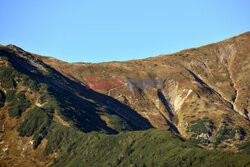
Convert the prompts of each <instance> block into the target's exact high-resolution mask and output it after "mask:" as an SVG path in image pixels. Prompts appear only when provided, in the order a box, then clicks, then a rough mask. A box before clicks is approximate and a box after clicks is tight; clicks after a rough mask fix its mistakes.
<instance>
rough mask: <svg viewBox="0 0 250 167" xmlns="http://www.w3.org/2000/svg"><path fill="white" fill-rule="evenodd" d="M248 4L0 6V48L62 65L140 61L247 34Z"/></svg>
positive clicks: (11, 3)
mask: <svg viewBox="0 0 250 167" xmlns="http://www.w3.org/2000/svg"><path fill="white" fill-rule="evenodd" d="M249 5H250V2H248V1H246V0H239V1H232V0H231V1H230V0H229V1H225V0H223V1H219V2H218V1H215V0H212V1H207V2H203V1H202V2H201V1H195V0H193V1H188V2H186V1H171V0H169V1H163V0H156V1H152V0H146V1H142V0H138V1H132V0H128V1H126V2H117V1H114V0H108V1H105V2H103V1H100V0H95V1H91V2H86V1H80V0H75V1H71V2H67V1H53V2H50V1H48V0H45V1H35V2H33V1H31V0H24V1H22V2H21V1H17V0H13V1H6V0H4V1H1V6H0V15H1V16H2V23H1V24H2V26H1V27H0V37H1V38H0V44H2V45H7V44H13V45H16V46H18V47H21V48H22V49H24V50H27V51H29V52H32V53H36V54H40V55H43V56H50V57H55V58H57V59H60V60H63V61H67V62H92V63H98V62H108V61H124V60H132V59H143V58H147V57H155V56H158V55H160V54H170V53H174V52H178V51H180V50H183V49H188V48H193V47H199V46H202V45H206V44H210V43H214V42H218V41H221V40H224V39H226V38H229V37H233V36H235V35H238V34H241V33H244V32H247V31H249V27H250V22H249V20H250V11H249V10H248V6H249Z"/></svg>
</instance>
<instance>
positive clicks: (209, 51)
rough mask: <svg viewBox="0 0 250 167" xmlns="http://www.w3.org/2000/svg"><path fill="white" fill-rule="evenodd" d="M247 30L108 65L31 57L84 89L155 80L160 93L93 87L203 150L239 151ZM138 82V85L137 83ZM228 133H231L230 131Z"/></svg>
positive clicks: (244, 124) (248, 82)
mask: <svg viewBox="0 0 250 167" xmlns="http://www.w3.org/2000/svg"><path fill="white" fill-rule="evenodd" d="M249 44H250V32H247V33H244V34H241V35H238V36H236V37H233V38H230V39H226V40H224V41H221V42H218V43H213V44H210V45H206V46H202V47H199V48H192V49H187V50H183V51H180V52H178V53H174V54H170V55H160V56H158V57H154V58H148V59H142V60H132V61H126V62H108V63H97V64H91V63H66V62H62V61H60V60H56V59H54V58H49V57H42V56H39V55H34V56H36V57H37V58H38V59H41V60H42V61H43V62H45V63H46V64H48V65H50V66H52V67H53V68H55V69H57V70H58V71H60V72H61V73H62V74H64V75H65V76H67V77H69V78H71V79H73V80H76V81H79V82H81V83H82V85H87V78H88V77H91V76H93V77H97V78H102V79H104V80H105V79H108V78H122V79H123V80H124V81H126V78H128V77H129V78H137V79H156V78H161V79H162V80H163V81H164V82H163V88H162V89H154V88H148V89H140V87H138V85H140V83H135V86H137V87H136V88H135V89H132V90H131V89H127V84H128V83H127V82H125V83H124V86H123V89H93V90H95V91H97V92H100V93H102V94H106V95H108V96H112V97H113V98H116V99H117V100H119V101H120V102H121V103H123V104H126V105H128V106H130V107H131V108H132V109H134V110H135V111H136V112H138V113H139V114H140V115H141V116H143V117H144V118H146V119H148V120H149V121H150V123H151V124H152V125H153V126H154V127H156V128H161V129H169V128H170V129H172V130H173V131H175V132H177V133H180V134H181V135H182V136H184V137H187V138H191V139H192V140H193V141H194V142H196V143H199V144H201V145H203V146H204V147H207V148H216V147H221V148H222V149H225V148H226V149H229V150H237V148H236V145H238V144H242V143H245V142H249V129H250V124H249V110H250V102H249V98H250V79H249V78H250V77H249V73H250V65H249V62H250V47H249V46H250V45H249ZM136 84H137V85H136ZM229 132H230V133H229Z"/></svg>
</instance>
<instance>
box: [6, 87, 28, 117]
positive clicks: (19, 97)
mask: <svg viewBox="0 0 250 167" xmlns="http://www.w3.org/2000/svg"><path fill="white" fill-rule="evenodd" d="M8 107H9V115H10V117H20V116H21V114H22V113H23V112H24V111H25V110H26V109H27V108H29V107H30V102H29V101H28V100H27V99H26V97H25V94H24V92H19V93H18V94H16V95H15V97H14V98H13V99H12V100H11V101H10V103H9V104H8Z"/></svg>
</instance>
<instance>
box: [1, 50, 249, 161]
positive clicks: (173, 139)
mask: <svg viewBox="0 0 250 167" xmlns="http://www.w3.org/2000/svg"><path fill="white" fill-rule="evenodd" d="M5 53H6V52H5ZM3 58H4V60H6V59H7V60H8V61H9V62H10V63H11V66H9V65H7V66H6V64H8V63H6V64H5V65H3V68H2V71H1V72H2V73H1V81H5V82H4V83H7V84H6V85H4V84H3V85H2V86H3V87H4V90H6V91H7V93H6V101H7V102H8V107H9V108H14V109H12V110H9V115H10V116H11V117H16V118H12V119H19V117H20V116H23V113H25V114H26V115H25V119H24V121H23V120H19V121H22V123H21V124H20V125H19V127H18V128H17V130H18V132H19V134H20V135H21V136H27V137H33V140H34V143H33V148H34V149H36V148H37V146H39V144H40V142H41V141H42V140H44V139H47V145H46V148H45V150H44V153H45V154H47V155H52V154H54V153H56V154H55V155H57V157H58V158H57V159H56V161H55V162H54V163H53V164H52V166H129V165H131V164H133V165H134V166H190V165H193V166H202V165H203V166H230V165H231V166H233V165H234V166H242V165H247V164H249V163H250V162H249V156H247V155H240V154H233V153H229V152H219V151H207V150H204V149H201V148H199V147H197V146H195V145H194V144H192V143H191V142H188V141H185V140H184V139H182V138H180V137H178V136H176V135H174V134H172V133H170V132H168V131H166V130H156V129H152V130H148V131H137V132H135V131H134V132H124V133H121V134H118V135H106V134H103V133H97V132H91V133H84V132H89V131H102V130H104V131H106V132H108V131H109V130H110V129H109V128H108V127H106V124H105V122H102V121H101V120H100V118H99V116H98V114H95V113H90V111H93V112H94V111H98V109H97V108H98V107H100V106H101V104H99V105H97V104H95V103H90V102H87V101H85V100H83V99H80V98H78V96H76V95H74V94H72V93H66V92H68V91H65V90H67V89H65V88H68V87H67V86H66V87H62V86H64V85H69V86H72V85H71V84H72V83H70V81H69V80H65V78H63V77H62V76H60V75H58V74H57V73H55V71H49V72H48V73H46V72H45V74H44V73H43V72H41V71H38V70H36V68H33V67H32V66H31V65H30V64H25V63H24V61H23V59H21V58H18V59H16V55H13V53H12V56H10V57H8V56H6V54H5V56H3V57H2V58H1V60H3ZM17 60H18V61H20V62H18V61H17ZM5 62H6V61H5ZM24 65H27V67H29V68H31V67H32V70H31V71H32V72H30V71H29V70H28V69H25V68H24V67H25V66H24ZM6 69H7V70H6ZM5 70H6V71H5ZM47 70H48V69H47ZM50 70H51V69H50ZM37 78H38V79H37ZM53 78H57V79H56V80H55V79H53ZM17 81H18V82H17ZM20 87H22V88H23V89H22V95H19V93H21V91H20ZM71 91H75V90H71ZM9 92H12V93H9ZM13 92H14V93H13ZM34 92H37V93H39V94H40V95H41V96H42V97H44V98H45V101H43V100H44V99H43V100H40V101H42V102H41V104H43V103H44V102H45V105H43V106H42V107H38V106H35V104H34V101H36V100H37V99H35V100H34V99H32V98H31V96H32V95H33V94H34ZM28 94H29V95H28ZM24 95H25V96H26V97H27V99H26V98H25V99H24V98H22V100H24V102H20V103H17V102H15V101H14V102H13V100H16V101H19V100H20V98H19V97H21V96H24ZM1 99H3V98H1ZM77 100H83V102H84V103H81V104H80V103H79V104H78V103H75V102H77ZM2 101H3V100H2ZM11 102H13V103H11ZM26 102H27V103H29V102H31V103H32V104H31V106H30V105H24V106H23V104H25V103H26ZM63 102H65V103H63ZM27 107H28V108H29V111H27V110H26V109H27ZM55 110H58V112H59V113H60V114H61V115H60V116H61V117H62V118H63V119H64V121H69V123H70V125H71V127H66V126H63V125H61V124H59V123H58V122H55V121H54V120H53V116H54V114H55V112H54V111H55ZM99 112H100V111H99ZM110 112H111V111H110ZM11 113H13V116H12V114H11ZM103 113H105V114H108V110H104V111H103ZM82 121H84V122H85V123H84V124H83V123H82ZM117 122H118V123H120V121H117ZM124 122H126V121H124ZM94 123H95V124H94ZM118 123H117V124H118ZM114 125H116V124H114ZM120 129H121V128H117V129H116V130H120ZM7 130H8V129H7ZM125 130H126V129H125Z"/></svg>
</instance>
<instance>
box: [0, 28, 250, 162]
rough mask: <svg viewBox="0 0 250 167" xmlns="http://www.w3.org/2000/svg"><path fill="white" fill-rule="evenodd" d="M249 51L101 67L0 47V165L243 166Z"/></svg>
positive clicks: (238, 40)
mask: <svg viewBox="0 0 250 167" xmlns="http://www.w3.org/2000/svg"><path fill="white" fill-rule="evenodd" d="M249 44H250V32H247V33H244V34H240V35H238V36H236V37H233V38H230V39H226V40H224V41H221V42H218V43H213V44H209V45H206V46H201V47H199V48H192V49H187V50H183V51H180V52H178V53H174V54H169V55H160V56H157V57H152V58H147V59H142V60H131V61H123V62H108V63H67V62H63V61H60V60H57V59H55V58H51V57H44V56H40V55H37V54H33V53H29V52H27V51H24V50H22V49H21V48H19V47H17V46H14V45H7V46H0V128H1V131H0V148H1V150H0V166H49V165H50V166H131V165H132V166H133V165H134V166H212V165H213V166H230V165H234V166H244V165H245V166H247V165H250V160H249V159H250V156H249V154H250V143H249V129H250V122H249V117H250V115H249V111H250V103H249V99H250V98H249V97H250V91H249V90H250V79H249V72H250V65H249V62H250V45H249ZM69 56H70V55H69Z"/></svg>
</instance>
